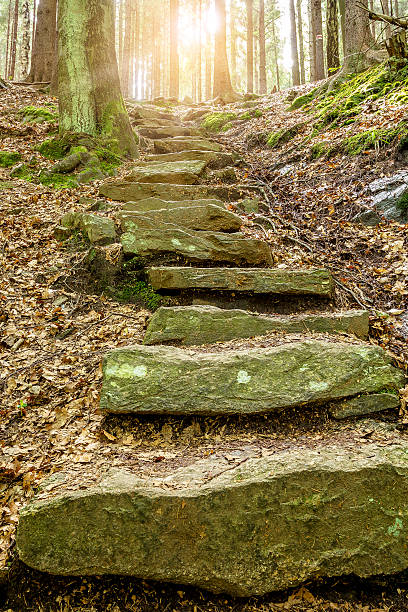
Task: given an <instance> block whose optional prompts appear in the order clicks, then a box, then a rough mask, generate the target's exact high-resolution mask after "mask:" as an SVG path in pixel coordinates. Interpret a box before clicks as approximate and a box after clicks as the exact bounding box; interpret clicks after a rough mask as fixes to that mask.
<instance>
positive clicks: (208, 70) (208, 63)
mask: <svg viewBox="0 0 408 612" xmlns="http://www.w3.org/2000/svg"><path fill="white" fill-rule="evenodd" d="M210 1H211V0H207V3H206V7H205V8H206V14H207V19H208V18H209V13H210V6H211V4H210ZM206 25H207V27H206V29H205V97H206V99H207V100H209V99H210V98H211V93H212V82H211V77H212V53H211V51H212V49H211V43H212V38H211V33H210V31H209V28H208V24H206Z"/></svg>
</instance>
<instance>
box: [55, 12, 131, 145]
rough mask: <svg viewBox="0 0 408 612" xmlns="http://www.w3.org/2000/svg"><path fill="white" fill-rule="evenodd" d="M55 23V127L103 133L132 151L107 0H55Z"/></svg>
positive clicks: (73, 130)
mask: <svg viewBox="0 0 408 612" xmlns="http://www.w3.org/2000/svg"><path fill="white" fill-rule="evenodd" d="M58 23H59V40H58V89H59V113H60V130H61V132H76V133H78V132H84V133H86V134H90V135H92V136H99V135H101V136H105V137H107V138H109V139H112V140H115V141H116V143H117V147H118V149H119V150H120V151H121V152H122V153H126V154H129V155H131V156H135V155H136V153H137V146H136V141H135V138H134V134H133V131H132V128H131V125H130V121H129V117H128V114H127V112H126V109H125V106H124V103H123V99H122V94H121V90H120V81H119V71H118V65H117V61H116V53H115V17H114V3H113V0H98V2H95V1H94V0H59V2H58Z"/></svg>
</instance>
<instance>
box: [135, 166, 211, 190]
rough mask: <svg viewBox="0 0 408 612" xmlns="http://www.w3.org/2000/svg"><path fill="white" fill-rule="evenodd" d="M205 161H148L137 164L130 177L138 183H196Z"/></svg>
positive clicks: (202, 171)
mask: <svg viewBox="0 0 408 612" xmlns="http://www.w3.org/2000/svg"><path fill="white" fill-rule="evenodd" d="M206 165H207V163H206V162H205V161H200V160H195V161H172V162H147V163H144V164H143V163H141V164H138V165H137V166H135V167H134V168H133V170H132V172H131V174H130V177H132V179H133V180H134V181H137V182H138V183H171V184H173V185H194V184H196V183H199V182H200V177H201V175H202V174H203V173H204V171H205V168H206Z"/></svg>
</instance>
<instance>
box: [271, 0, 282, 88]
mask: <svg viewBox="0 0 408 612" xmlns="http://www.w3.org/2000/svg"><path fill="white" fill-rule="evenodd" d="M274 8H275V3H274ZM272 44H273V49H274V59H275V74H276V89H277V90H278V91H280V74H279V55H278V39H277V36H276V25H275V19H272Z"/></svg>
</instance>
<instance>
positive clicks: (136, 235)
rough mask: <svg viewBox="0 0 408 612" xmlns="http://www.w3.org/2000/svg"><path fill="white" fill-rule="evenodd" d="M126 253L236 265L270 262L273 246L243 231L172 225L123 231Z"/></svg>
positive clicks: (143, 256) (151, 258)
mask: <svg viewBox="0 0 408 612" xmlns="http://www.w3.org/2000/svg"><path fill="white" fill-rule="evenodd" d="M121 242H122V246H123V252H124V253H125V255H136V256H138V257H140V258H142V259H144V260H145V261H146V262H151V261H155V260H161V261H163V259H166V260H167V261H177V260H178V259H180V258H181V259H183V260H184V261H187V262H209V263H215V262H219V263H220V262H222V263H230V264H235V265H242V264H249V265H254V266H257V265H270V264H271V263H272V256H271V251H270V247H269V245H268V244H267V243H266V242H262V241H261V240H254V239H249V238H246V237H245V236H244V234H240V233H238V232H237V233H233V234H223V233H220V232H197V231H194V230H187V229H182V228H177V227H176V226H174V227H173V226H169V229H167V228H166V229H163V228H159V229H135V228H132V229H131V230H128V231H127V232H126V233H124V234H122V238H121Z"/></svg>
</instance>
